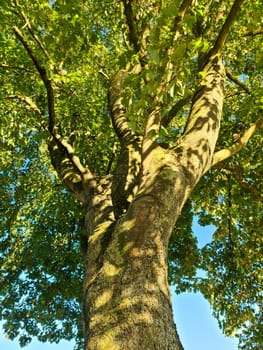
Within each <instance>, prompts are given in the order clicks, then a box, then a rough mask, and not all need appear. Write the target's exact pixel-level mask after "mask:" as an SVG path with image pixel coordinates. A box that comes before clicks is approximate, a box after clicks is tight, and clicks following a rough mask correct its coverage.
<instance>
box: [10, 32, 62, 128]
mask: <svg viewBox="0 0 263 350" xmlns="http://www.w3.org/2000/svg"><path fill="white" fill-rule="evenodd" d="M13 30H14V33H15V35H16V37H17V38H18V40H19V41H20V42H21V43H22V45H23V46H24V48H25V49H26V51H27V53H28V55H29V57H30V58H31V60H32V61H33V63H34V65H35V67H36V69H37V71H38V73H39V75H40V77H41V79H42V81H43V83H44V85H45V88H46V92H47V102H48V116H49V126H48V129H49V131H50V133H53V131H54V127H55V106H54V92H53V88H52V85H51V80H50V79H49V78H48V76H47V72H46V69H45V68H44V67H43V66H42V65H41V64H40V63H39V61H38V60H37V58H36V57H35V55H34V53H33V51H32V49H31V47H30V46H29V44H28V42H27V40H26V39H25V37H24V36H23V34H22V32H21V31H20V29H18V28H17V27H16V26H15V27H14V28H13Z"/></svg>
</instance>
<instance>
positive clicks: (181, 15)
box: [173, 0, 193, 39]
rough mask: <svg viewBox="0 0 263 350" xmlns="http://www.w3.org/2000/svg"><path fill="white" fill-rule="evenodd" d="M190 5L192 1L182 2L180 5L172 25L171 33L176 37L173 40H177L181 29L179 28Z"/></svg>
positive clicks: (185, 0)
mask: <svg viewBox="0 0 263 350" xmlns="http://www.w3.org/2000/svg"><path fill="white" fill-rule="evenodd" d="M192 3H193V0H183V2H182V3H181V5H180V8H179V11H178V15H177V16H176V18H175V20H174V24H173V32H174V33H175V36H176V38H175V39H177V36H178V34H179V30H180V29H181V26H182V24H183V20H184V16H185V13H186V11H187V10H188V9H189V8H190V7H191V5H192Z"/></svg>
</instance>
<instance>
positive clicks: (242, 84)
mask: <svg viewBox="0 0 263 350" xmlns="http://www.w3.org/2000/svg"><path fill="white" fill-rule="evenodd" d="M226 76H227V77H228V78H229V79H230V80H231V81H233V83H235V84H236V85H238V86H239V87H241V88H242V89H243V90H245V91H246V92H247V93H248V94H251V90H250V89H249V87H248V86H247V85H246V84H244V83H243V82H242V81H240V80H239V79H237V78H236V77H234V76H233V74H231V73H230V71H229V70H228V69H226Z"/></svg>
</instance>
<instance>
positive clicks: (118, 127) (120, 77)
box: [108, 70, 135, 145]
mask: <svg viewBox="0 0 263 350" xmlns="http://www.w3.org/2000/svg"><path fill="white" fill-rule="evenodd" d="M128 74H129V73H128V72H127V71H126V70H120V71H119V72H117V73H116V74H115V75H114V76H113V77H112V79H111V81H110V87H109V93H108V100H109V107H110V112H111V121H112V125H113V128H114V130H115V132H116V135H117V136H118V138H119V141H120V143H121V145H126V144H128V143H130V142H131V141H132V140H133V139H134V136H135V135H134V134H133V133H132V131H131V129H130V127H129V124H128V120H127V118H126V115H125V113H126V110H125V107H124V106H123V104H122V97H121V92H122V88H123V84H124V80H125V78H126V77H127V76H128Z"/></svg>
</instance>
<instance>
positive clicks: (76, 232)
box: [0, 0, 263, 349]
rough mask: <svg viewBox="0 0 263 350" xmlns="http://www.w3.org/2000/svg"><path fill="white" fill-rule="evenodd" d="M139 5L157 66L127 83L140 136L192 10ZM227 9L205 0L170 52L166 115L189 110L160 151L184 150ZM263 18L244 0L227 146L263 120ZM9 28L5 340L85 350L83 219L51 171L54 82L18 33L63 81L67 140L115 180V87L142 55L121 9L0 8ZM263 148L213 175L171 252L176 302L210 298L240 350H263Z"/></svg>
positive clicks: (0, 285) (112, 5)
mask: <svg viewBox="0 0 263 350" xmlns="http://www.w3.org/2000/svg"><path fill="white" fill-rule="evenodd" d="M133 3H134V4H133V6H134V7H136V16H137V17H136V18H137V22H138V28H139V31H140V33H143V31H144V25H145V23H147V24H148V26H149V28H150V33H149V34H148V37H147V45H146V49H145V50H146V51H145V52H146V56H147V62H148V69H147V70H144V71H143V72H142V74H138V73H137V72H135V71H134V72H133V73H131V74H130V75H129V77H128V79H127V80H126V82H125V86H124V89H123V103H124V104H125V107H126V110H127V111H128V116H129V123H130V126H131V127H132V128H133V130H134V131H135V132H136V133H138V134H142V133H143V130H144V117H145V115H146V112H147V111H149V109H150V107H151V103H152V100H153V98H154V96H156V93H157V94H158V88H159V87H160V82H161V79H163V77H164V76H165V74H167V71H166V68H167V64H168V63H169V62H168V60H169V52H170V51H169V50H170V48H171V47H173V45H174V41H173V40H174V39H173V37H172V31H171V27H172V24H173V22H174V20H175V18H176V15H177V12H178V8H179V5H180V4H181V2H180V1H177V0H174V1H169V0H167V1H155V2H152V1H139V0H138V1H134V2H133ZM228 12H229V2H228V1H195V2H193V5H192V7H191V10H190V11H188V13H187V15H186V16H185V20H184V23H183V25H182V29H181V33H180V36H179V38H177V41H176V45H175V46H174V50H173V51H172V56H173V57H172V61H173V66H174V68H173V72H172V74H173V78H172V79H171V82H170V84H169V86H168V88H167V90H166V91H165V92H164V93H163V92H162V98H163V106H164V107H163V117H164V118H165V117H168V116H169V111H170V110H171V108H172V107H173V106H174V105H175V104H176V102H178V101H179V100H181V99H185V101H186V102H185V103H184V104H183V106H182V107H181V109H180V110H178V112H177V114H176V117H175V118H174V119H173V120H172V121H171V123H170V124H169V125H164V126H163V127H162V129H161V131H160V135H159V140H160V142H162V143H163V142H165V143H168V144H173V143H174V142H176V140H177V139H178V137H179V136H180V135H181V134H182V132H183V130H184V126H185V123H186V120H187V115H188V112H189V108H190V98H191V96H192V95H193V92H194V91H195V89H196V86H197V84H199V83H200V81H202V78H203V76H202V71H201V72H199V73H198V59H200V57H202V54H203V53H205V52H207V50H208V49H209V48H211V47H212V46H213V44H214V41H215V39H216V37H217V34H218V31H219V29H220V28H221V26H222V24H223V23H224V20H225V17H226V14H227V13H228ZM261 15H262V4H261V2H260V1H253V2H248V1H247V2H245V4H244V5H243V8H242V11H241V14H240V16H239V18H238V21H236V23H235V25H234V26H233V27H232V29H231V32H230V33H229V38H228V41H227V44H226V46H225V49H224V63H225V66H226V67H227V69H228V72H229V74H228V80H227V82H226V86H225V104H224V119H223V122H222V126H221V131H220V137H219V140H218V144H217V149H218V150H219V149H221V148H226V147H229V146H230V145H232V144H233V142H234V141H235V140H236V138H237V137H238V135H239V134H240V133H242V132H243V131H244V130H245V129H246V128H247V127H248V126H249V125H250V124H251V123H254V122H255V121H256V120H257V119H258V118H259V117H260V116H261V115H262V109H263V99H262V68H263V52H262V36H260V35H256V34H255V31H259V32H260V30H261V31H262V29H261V28H262V19H261ZM0 23H1V24H0V27H1V31H0V72H1V74H0V86H1V88H0V111H1V128H0V133H1V140H0V152H1V158H0V192H1V206H0V225H1V237H0V266H1V270H0V271H1V273H0V311H1V317H2V318H3V319H4V320H5V321H6V323H5V330H6V332H7V334H8V336H9V337H10V338H11V339H13V338H15V337H17V336H18V337H19V339H20V343H21V345H26V344H27V343H28V342H30V340H31V338H32V336H37V337H38V338H39V339H40V340H42V341H46V340H48V341H51V342H57V341H59V340H60V339H62V338H64V339H71V338H76V342H77V343H78V342H80V334H81V326H80V307H79V302H80V300H79V299H80V291H81V279H82V256H81V251H80V247H79V237H80V236H81V224H80V223H81V219H82V215H83V213H82V210H83V209H82V208H81V206H80V205H79V204H78V203H77V202H76V201H75V200H74V199H73V198H72V197H71V196H70V195H69V194H68V192H66V191H65V190H64V189H63V187H62V185H61V184H60V182H59V181H58V179H57V178H56V174H55V173H54V171H53V169H52V167H51V165H50V160H49V155H48V151H47V146H46V144H47V140H48V137H49V134H48V132H47V126H48V118H47V101H46V98H45V94H46V92H45V88H44V84H43V81H42V80H41V79H40V77H39V74H38V72H37V71H36V69H35V67H34V64H33V63H32V60H31V59H30V57H29V56H28V54H27V53H26V51H25V49H24V47H23V45H22V44H21V42H19V40H18V39H17V37H16V36H15V35H14V31H13V27H14V26H17V27H19V28H20V29H21V28H22V29H21V30H22V31H23V33H24V35H25V37H26V39H27V41H28V43H29V45H30V47H31V49H32V51H33V53H34V55H35V56H36V57H37V59H38V60H39V62H40V63H41V65H42V66H43V67H45V69H46V71H47V74H48V77H49V78H50V79H51V81H52V84H53V87H54V91H55V109H56V115H57V123H58V125H59V128H60V131H61V133H62V134H63V135H64V137H65V138H67V139H68V140H71V141H74V148H75V150H76V153H77V154H78V156H79V157H80V159H81V161H82V162H83V164H84V165H87V166H89V167H90V168H91V169H92V170H94V171H96V173H97V174H98V175H103V174H107V173H109V172H111V170H112V169H113V167H114V162H115V160H116V155H117V153H118V150H119V145H118V142H117V138H116V136H115V134H114V132H113V129H112V127H111V123H110V115H109V109H108V101H107V98H108V97H107V92H108V86H109V80H108V77H111V76H112V75H113V74H114V73H115V72H117V71H118V70H119V69H121V68H125V67H127V66H129V67H131V69H132V68H133V67H135V66H136V65H137V63H138V62H139V60H140V59H142V58H140V57H139V55H138V54H137V53H136V51H135V50H134V47H132V45H131V44H130V41H129V31H128V27H127V23H126V19H125V15H124V8H123V5H122V2H121V1H108V0H105V1H102V2H101V1H91V0H88V1H85V2H83V1H81V0H78V1H73V0H69V1H63V0H57V1H49V2H48V1H45V0H37V1H33V2H32V1H29V0H20V1H19V2H18V1H10V0H8V1H3V0H2V1H1V6H0ZM200 26H201V28H200ZM237 79H238V80H239V84H238V83H237V82H236V81H235V80H237ZM261 141H262V135H260V133H256V134H255V135H254V136H253V138H252V139H251V141H250V142H249V144H248V145H247V147H246V148H245V149H243V150H242V151H241V152H240V153H239V154H238V155H236V156H235V157H233V158H230V159H229V160H227V161H225V162H224V163H223V164H220V166H218V167H216V168H214V169H213V170H210V171H209V172H208V173H207V174H206V175H205V176H204V177H203V179H202V180H201V181H200V183H199V184H198V186H197V188H196V190H195V192H194V193H193V194H192V196H191V198H190V199H189V201H188V202H187V204H186V205H185V207H184V210H183V213H182V215H181V218H180V219H179V222H178V223H177V226H176V228H175V233H177V234H174V235H173V236H172V239H171V243H170V248H169V259H170V267H169V269H170V270H169V271H170V275H169V276H170V282H171V283H172V284H175V286H176V290H177V292H178V293H179V292H182V291H185V290H195V291H196V290H200V291H201V292H202V293H203V294H204V296H205V297H206V298H207V299H208V300H209V301H210V303H211V305H212V307H213V310H214V314H215V316H216V317H217V319H218V320H219V324H220V326H221V327H222V329H223V330H224V332H225V333H226V334H228V335H236V336H237V337H239V339H240V348H241V349H260V348H262V344H263V340H262V334H263V325H262V319H263V317H262V267H263V261H262V256H263V251H262V250H263V248H262V233H261V227H262V217H263V216H262V214H263V213H262V194H261V193H260V184H261V182H262V174H263V162H262V142H261ZM194 215H197V216H198V217H199V222H200V224H202V225H208V224H209V225H211V224H212V225H214V226H215V228H216V230H215V233H214V236H213V241H212V242H211V243H209V244H207V245H206V246H205V247H204V248H203V249H201V250H199V249H198V247H197V239H196V237H194V234H193V232H192V229H191V227H192V220H193V216H194ZM198 269H201V270H203V272H202V274H200V273H198V272H197V271H200V270H198ZM200 276H202V277H200ZM203 276H205V277H203Z"/></svg>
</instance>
